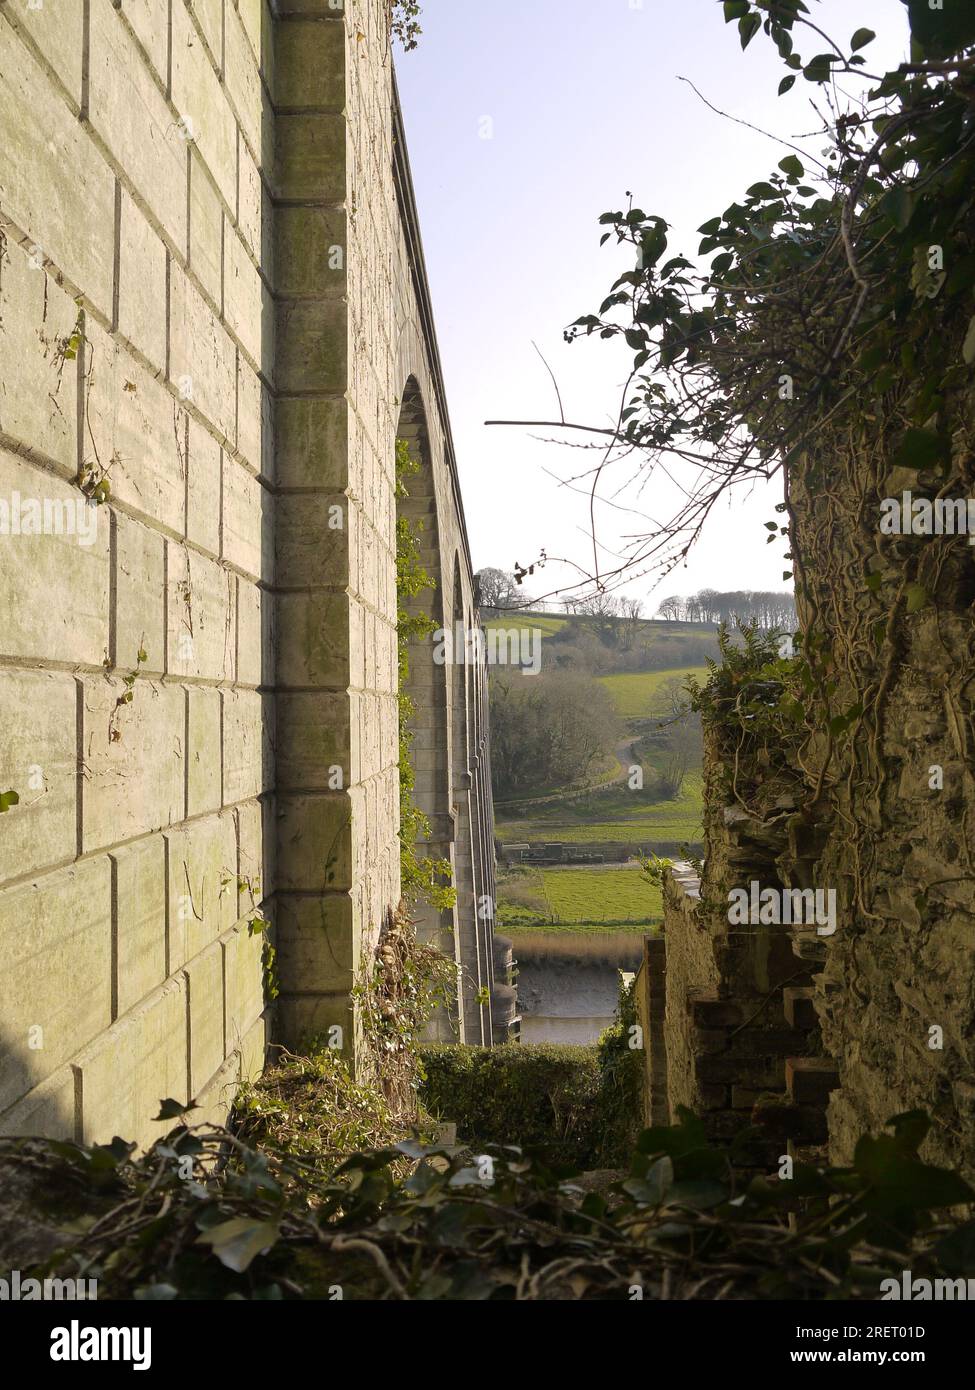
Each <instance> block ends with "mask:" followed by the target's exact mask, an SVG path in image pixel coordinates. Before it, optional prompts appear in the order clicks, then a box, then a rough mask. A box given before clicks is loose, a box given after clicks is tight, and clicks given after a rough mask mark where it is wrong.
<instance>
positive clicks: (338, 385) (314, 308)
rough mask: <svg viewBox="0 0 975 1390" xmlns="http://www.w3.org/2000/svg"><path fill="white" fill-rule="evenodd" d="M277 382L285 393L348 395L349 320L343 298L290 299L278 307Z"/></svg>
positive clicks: (276, 325)
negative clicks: (345, 393)
mask: <svg viewBox="0 0 975 1390" xmlns="http://www.w3.org/2000/svg"><path fill="white" fill-rule="evenodd" d="M275 335H276V341H277V349H276V353H275V380H276V382H277V384H278V389H279V390H281V391H285V392H289V393H292V392H302V391H331V392H335V393H337V394H341V393H342V392H344V391H345V390H346V389H347V387H348V384H349V320H348V310H347V307H346V304H345V301H344V300H342V299H310V300H303V299H289V300H283V301H280V302H279V303H278V305H277V320H276V324H275Z"/></svg>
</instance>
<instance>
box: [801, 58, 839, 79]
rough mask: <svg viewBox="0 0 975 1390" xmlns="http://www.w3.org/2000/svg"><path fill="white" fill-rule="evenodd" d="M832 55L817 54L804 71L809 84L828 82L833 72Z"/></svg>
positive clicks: (803, 73)
mask: <svg viewBox="0 0 975 1390" xmlns="http://www.w3.org/2000/svg"><path fill="white" fill-rule="evenodd" d="M834 56H835V55H834V54H832V53H817V55H816V57H815V58H813V59H812V60H811V61H810V62H808V63H807V64H806V66H805V67H804V68H803V70H802V75H803V77H804V78H805V79H806V81H807V82H828V81H829V77H830V73H831V72H832V70H833V58H834Z"/></svg>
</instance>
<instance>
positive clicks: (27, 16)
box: [3, 0, 85, 114]
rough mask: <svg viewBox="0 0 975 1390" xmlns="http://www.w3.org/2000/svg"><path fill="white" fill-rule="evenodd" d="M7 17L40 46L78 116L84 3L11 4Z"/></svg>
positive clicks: (75, 0) (72, 0)
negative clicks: (32, 5)
mask: <svg viewBox="0 0 975 1390" xmlns="http://www.w3.org/2000/svg"><path fill="white" fill-rule="evenodd" d="M3 17H4V18H5V19H7V20H9V21H10V22H11V23H12V24H13V25H14V27H15V28H17V29H20V30H22V31H23V32H24V33H25V34H27V35H28V36H29V37H30V39H31V40H32V41H33V42H34V43H35V44H36V45H37V47H38V49H39V50H40V52H41V54H42V56H43V58H44V61H45V62H46V63H48V64H49V65H50V66H51V67H52V68H53V69H54V71H55V73H56V74H57V78H58V81H59V82H60V83H61V85H62V86H63V87H64V90H65V91H66V92H67V94H68V97H69V98H70V101H71V108H72V110H73V111H74V112H75V113H76V114H77V113H78V111H79V110H80V109H81V56H82V48H83V46H84V22H85V7H84V0H58V3H57V4H56V5H52V4H46V5H45V4H42V5H40V6H38V7H36V8H33V9H32V8H31V7H30V6H29V5H28V4H27V0H19V3H16V4H15V3H13V2H12V0H11V3H8V4H6V5H5V6H4V9H3Z"/></svg>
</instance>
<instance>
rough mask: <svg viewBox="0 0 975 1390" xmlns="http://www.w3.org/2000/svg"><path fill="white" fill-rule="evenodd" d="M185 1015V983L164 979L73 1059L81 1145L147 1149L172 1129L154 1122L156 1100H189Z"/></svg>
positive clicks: (166, 1122) (169, 1122)
mask: <svg viewBox="0 0 975 1390" xmlns="http://www.w3.org/2000/svg"><path fill="white" fill-rule="evenodd" d="M186 1010H187V998H186V988H185V984H184V982H183V981H181V980H167V981H166V983H165V984H164V985H163V986H161V988H160V989H158V990H156V991H155V992H154V993H153V994H152V995H151V996H150V997H149V998H148V999H146V1000H145V1001H144V1002H143V1003H142V1004H140V1005H139V1007H138V1008H137V1009H134V1010H133V1011H132V1012H130V1013H128V1014H126V1016H125V1018H123V1019H120V1020H119V1021H118V1022H117V1023H116V1024H114V1026H113V1027H112V1028H111V1029H110V1030H109V1031H108V1032H107V1033H105V1034H104V1035H103V1036H102V1037H100V1038H98V1039H97V1040H96V1041H95V1042H94V1043H93V1044H92V1045H91V1047H89V1048H87V1049H86V1050H85V1051H84V1052H83V1053H82V1054H81V1056H79V1057H78V1058H77V1059H76V1061H75V1073H76V1075H77V1077H78V1087H79V1093H80V1100H81V1121H82V1123H81V1136H80V1137H81V1140H82V1142H83V1143H86V1144H107V1143H110V1142H111V1140H112V1139H113V1137H114V1136H115V1135H116V1134H117V1135H120V1136H121V1137H122V1138H123V1139H127V1140H130V1141H131V1140H134V1141H135V1142H136V1143H138V1144H139V1145H140V1146H142V1147H143V1148H148V1146H149V1145H150V1144H151V1143H153V1142H154V1141H155V1140H156V1139H159V1138H160V1137H161V1136H162V1135H164V1134H166V1133H167V1132H168V1131H169V1130H171V1129H172V1128H173V1126H174V1121H173V1120H163V1121H160V1122H156V1121H155V1117H156V1115H158V1114H159V1106H160V1102H161V1101H163V1100H169V1099H172V1100H176V1101H179V1103H180V1104H181V1105H185V1104H186V1102H187V1100H188V1099H189V1096H188V1094H187V1087H186V1074H187V1058H186V1033H187V1028H186Z"/></svg>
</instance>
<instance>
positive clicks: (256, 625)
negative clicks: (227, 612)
mask: <svg viewBox="0 0 975 1390" xmlns="http://www.w3.org/2000/svg"><path fill="white" fill-rule="evenodd" d="M271 608H272V599H271V595H270V594H268V593H266V592H265V591H264V590H263V589H259V588H258V587H257V585H256V584H252V583H251V582H250V581H249V580H247V579H240V578H238V580H237V683H238V684H239V685H249V686H254V687H255V688H256V687H257V686H261V685H265V686H267V685H270V684H271V683H272V680H273V664H272V652H271V650H270V632H269V631H268V628H269V624H268V622H266V621H265V618H266V616H268V615H270V612H271Z"/></svg>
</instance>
